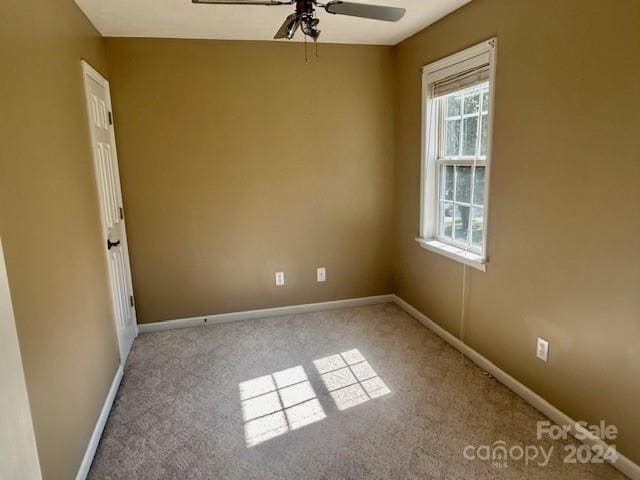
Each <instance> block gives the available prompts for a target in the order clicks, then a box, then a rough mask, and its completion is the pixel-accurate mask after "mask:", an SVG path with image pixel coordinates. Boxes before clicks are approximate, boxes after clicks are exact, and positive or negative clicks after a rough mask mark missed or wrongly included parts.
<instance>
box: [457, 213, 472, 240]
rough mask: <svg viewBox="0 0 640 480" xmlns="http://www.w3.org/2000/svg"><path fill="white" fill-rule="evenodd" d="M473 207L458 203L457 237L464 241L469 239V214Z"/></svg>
mask: <svg viewBox="0 0 640 480" xmlns="http://www.w3.org/2000/svg"><path fill="white" fill-rule="evenodd" d="M470 210H471V208H469V207H463V206H462V205H456V208H455V239H456V240H458V241H459V242H462V243H467V242H468V241H469V214H470V213H471V212H470Z"/></svg>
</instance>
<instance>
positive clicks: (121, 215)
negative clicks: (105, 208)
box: [118, 207, 124, 220]
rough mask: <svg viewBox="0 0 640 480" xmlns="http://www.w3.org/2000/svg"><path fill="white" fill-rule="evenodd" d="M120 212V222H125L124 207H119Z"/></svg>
mask: <svg viewBox="0 0 640 480" xmlns="http://www.w3.org/2000/svg"><path fill="white" fill-rule="evenodd" d="M118 211H119V212H120V220H124V210H123V209H122V207H118Z"/></svg>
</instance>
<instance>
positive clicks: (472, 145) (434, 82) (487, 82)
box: [417, 39, 496, 270]
mask: <svg viewBox="0 0 640 480" xmlns="http://www.w3.org/2000/svg"><path fill="white" fill-rule="evenodd" d="M495 45H496V41H495V39H492V40H490V41H488V42H484V43H482V44H480V45H477V46H475V47H472V48H470V49H467V50H465V51H463V52H460V53H457V54H455V55H452V56H450V57H447V58H445V59H443V60H439V61H437V62H435V63H432V64H430V65H427V66H426V67H424V69H423V112H424V115H423V133H424V148H423V162H422V192H421V193H422V194H421V197H422V208H421V216H422V218H421V228H420V230H421V231H420V238H418V239H417V240H418V242H419V243H420V244H421V245H422V246H424V247H425V248H427V249H429V250H432V251H435V252H437V253H441V254H443V255H446V256H448V257H450V258H453V259H455V260H458V261H461V262H463V263H466V264H469V265H472V266H474V267H477V268H480V269H482V270H484V269H485V261H486V230H487V228H486V226H487V196H488V178H489V175H488V172H489V162H490V139H491V135H490V130H491V105H492V96H493V88H492V79H493V72H494V68H495V62H494V58H495V57H494V56H495Z"/></svg>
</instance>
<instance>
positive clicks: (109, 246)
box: [107, 238, 120, 250]
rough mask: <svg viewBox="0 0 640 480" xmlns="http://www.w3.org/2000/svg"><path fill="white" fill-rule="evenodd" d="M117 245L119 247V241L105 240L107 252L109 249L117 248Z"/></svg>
mask: <svg viewBox="0 0 640 480" xmlns="http://www.w3.org/2000/svg"><path fill="white" fill-rule="evenodd" d="M118 245H120V240H118V241H117V242H112V241H111V240H109V239H108V238H107V250H111V247H117V246H118Z"/></svg>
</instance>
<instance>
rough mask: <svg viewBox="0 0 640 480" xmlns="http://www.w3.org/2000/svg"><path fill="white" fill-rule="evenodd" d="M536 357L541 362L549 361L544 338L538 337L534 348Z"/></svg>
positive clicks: (547, 347) (546, 343)
mask: <svg viewBox="0 0 640 480" xmlns="http://www.w3.org/2000/svg"><path fill="white" fill-rule="evenodd" d="M536 357H538V358H539V359H540V360H542V361H543V362H546V361H547V360H549V342H548V341H547V340H545V339H544V338H540V337H538V345H537V347H536Z"/></svg>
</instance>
